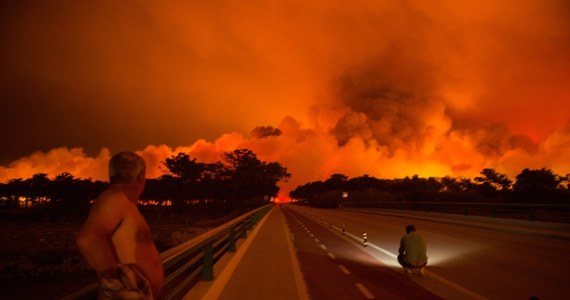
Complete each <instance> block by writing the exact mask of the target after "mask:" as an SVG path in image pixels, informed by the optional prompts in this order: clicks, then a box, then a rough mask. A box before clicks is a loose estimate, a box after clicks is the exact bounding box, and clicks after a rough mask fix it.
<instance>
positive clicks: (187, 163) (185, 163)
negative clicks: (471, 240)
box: [163, 152, 205, 183]
mask: <svg viewBox="0 0 570 300" xmlns="http://www.w3.org/2000/svg"><path fill="white" fill-rule="evenodd" d="M163 164H164V166H165V167H166V168H167V169H168V171H169V172H170V173H171V174H172V175H174V176H175V177H178V178H180V179H181V180H182V181H184V182H187V183H191V182H196V181H199V180H200V178H201V177H202V172H204V169H205V166H204V164H203V163H199V162H197V161H196V159H195V158H193V159H190V156H188V154H186V153H183V152H180V153H178V154H177V155H176V156H174V155H173V156H171V157H170V158H167V159H166V160H165V161H164V162H163Z"/></svg>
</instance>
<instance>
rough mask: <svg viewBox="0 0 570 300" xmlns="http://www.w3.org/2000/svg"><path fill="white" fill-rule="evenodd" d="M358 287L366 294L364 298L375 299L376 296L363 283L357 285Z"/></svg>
mask: <svg viewBox="0 0 570 300" xmlns="http://www.w3.org/2000/svg"><path fill="white" fill-rule="evenodd" d="M356 287H357V288H358V289H359V290H360V291H361V292H362V293H363V294H364V297H366V298H367V299H374V295H372V293H371V292H370V291H369V290H368V289H367V288H366V287H365V286H364V285H363V284H362V283H357V284H356Z"/></svg>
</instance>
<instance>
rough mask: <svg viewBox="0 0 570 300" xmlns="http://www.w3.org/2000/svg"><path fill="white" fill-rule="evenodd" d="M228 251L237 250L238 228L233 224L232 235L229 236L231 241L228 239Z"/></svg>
mask: <svg viewBox="0 0 570 300" xmlns="http://www.w3.org/2000/svg"><path fill="white" fill-rule="evenodd" d="M228 244H229V245H228V252H236V250H237V247H236V230H235V228H234V227H233V226H232V228H230V237H229V241H228Z"/></svg>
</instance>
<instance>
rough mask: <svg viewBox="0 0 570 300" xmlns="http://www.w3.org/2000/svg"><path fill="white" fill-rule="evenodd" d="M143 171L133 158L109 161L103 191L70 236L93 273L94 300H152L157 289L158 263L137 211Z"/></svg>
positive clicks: (127, 155) (124, 156) (159, 287)
mask: <svg viewBox="0 0 570 300" xmlns="http://www.w3.org/2000/svg"><path fill="white" fill-rule="evenodd" d="M145 172H146V164H145V162H144V160H143V159H142V157H140V156H138V155H137V154H135V153H133V152H120V153H118V154H116V155H115V156H113V157H112V158H111V161H110V162H109V179H110V185H109V188H108V189H107V190H105V191H104V192H103V193H101V195H99V197H97V199H96V200H95V202H94V203H93V206H92V207H91V211H90V212H89V216H88V217H87V220H86V221H85V223H84V224H83V226H82V227H81V230H80V231H79V233H78V235H77V237H76V244H77V247H78V248H79V251H80V252H81V254H82V255H83V256H84V257H85V259H86V260H87V262H88V263H89V265H91V267H93V269H95V271H96V272H97V277H98V278H99V298H98V299H110V298H113V299H121V298H120V295H122V294H125V293H127V294H129V295H131V296H132V294H133V293H136V295H138V298H137V299H156V298H157V297H158V296H159V295H160V292H161V290H162V286H163V281H164V271H163V268H162V260H161V259H160V256H159V254H158V251H157V249H156V247H155V245H154V243H153V241H152V238H151V234H150V230H149V227H148V224H147V223H146V221H145V219H144V218H143V216H142V215H141V214H140V212H139V210H138V208H137V202H138V200H139V196H140V195H141V193H142V192H143V189H144V184H145ZM129 281H130V283H129ZM133 285H134V287H133ZM114 297H116V298H114ZM129 299H131V298H129ZM132 299H135V298H132Z"/></svg>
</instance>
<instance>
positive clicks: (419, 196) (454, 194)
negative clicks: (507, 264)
mask: <svg viewBox="0 0 570 300" xmlns="http://www.w3.org/2000/svg"><path fill="white" fill-rule="evenodd" d="M569 177H570V174H568V175H566V176H560V175H558V174H556V173H554V172H553V171H552V170H549V169H546V168H542V169H536V170H531V169H524V170H523V171H522V172H521V173H520V174H518V175H517V176H516V177H515V179H514V181H513V180H511V179H509V178H508V177H507V176H506V175H504V174H500V173H498V172H497V171H496V170H494V169H490V168H486V169H483V170H482V171H481V173H480V176H477V177H475V178H474V179H469V178H453V177H449V176H447V177H443V178H436V177H429V178H421V177H419V176H417V175H414V176H412V177H405V178H398V179H377V178H374V177H370V176H368V175H364V176H360V177H355V178H351V179H349V178H348V177H347V176H345V175H343V174H333V175H332V176H331V177H330V178H329V179H327V180H325V181H316V182H309V183H306V184H304V185H301V186H299V187H297V188H296V189H294V190H293V191H291V193H290V196H291V197H292V198H294V199H298V200H300V201H303V202H305V203H307V204H309V205H312V206H317V207H327V208H334V207H338V206H339V204H340V203H341V201H347V200H348V201H351V202H376V201H385V202H459V203H467V202H471V203H533V204H563V203H564V204H570V187H569V179H570V178H569ZM343 193H345V195H346V196H347V198H349V199H345V200H343ZM348 195H349V197H348Z"/></svg>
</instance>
